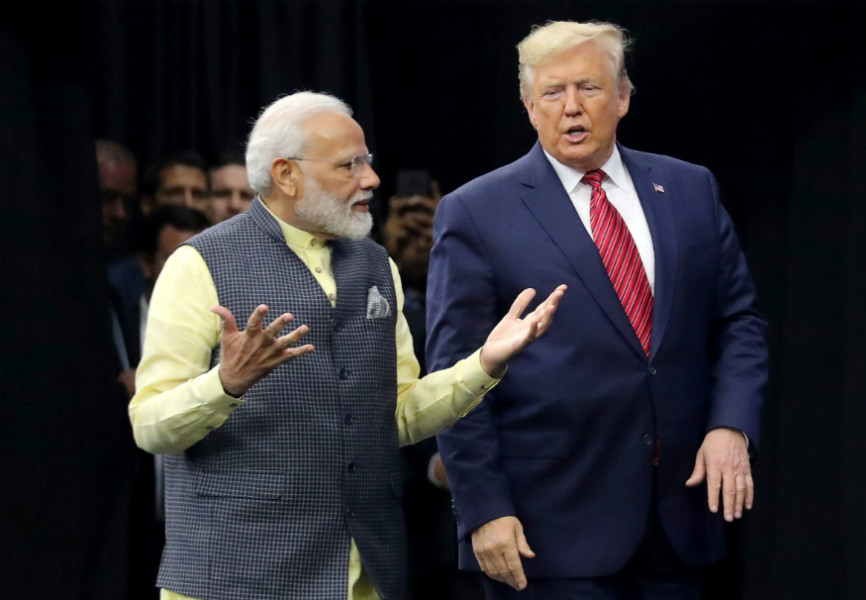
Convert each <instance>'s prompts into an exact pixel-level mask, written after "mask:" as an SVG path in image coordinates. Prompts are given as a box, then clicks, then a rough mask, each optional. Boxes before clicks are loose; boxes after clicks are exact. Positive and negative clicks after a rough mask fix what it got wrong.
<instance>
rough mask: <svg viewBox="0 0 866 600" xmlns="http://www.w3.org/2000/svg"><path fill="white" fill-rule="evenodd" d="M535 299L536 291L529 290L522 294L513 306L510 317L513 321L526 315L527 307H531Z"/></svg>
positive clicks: (509, 312)
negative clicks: (530, 304)
mask: <svg viewBox="0 0 866 600" xmlns="http://www.w3.org/2000/svg"><path fill="white" fill-rule="evenodd" d="M533 298H535V290H534V289H532V288H527V289H525V290H523V291H522V292H520V293H519V294H518V295H517V298H515V299H514V302H513V303H512V304H511V309H510V310H509V311H508V316H509V317H511V318H512V319H519V318H520V315H522V314H523V313H524V311H525V310H526V307H527V306H529V303H530V302H532V299H533Z"/></svg>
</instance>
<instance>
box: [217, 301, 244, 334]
mask: <svg viewBox="0 0 866 600" xmlns="http://www.w3.org/2000/svg"><path fill="white" fill-rule="evenodd" d="M210 310H211V312H212V313H214V314H216V315H217V316H218V317H219V318H220V319H222V329H223V333H234V332H236V331H237V330H238V324H237V323H236V322H235V317H234V315H233V314H232V311H230V310H229V309H227V308H226V307H224V306H212V307H211V309H210Z"/></svg>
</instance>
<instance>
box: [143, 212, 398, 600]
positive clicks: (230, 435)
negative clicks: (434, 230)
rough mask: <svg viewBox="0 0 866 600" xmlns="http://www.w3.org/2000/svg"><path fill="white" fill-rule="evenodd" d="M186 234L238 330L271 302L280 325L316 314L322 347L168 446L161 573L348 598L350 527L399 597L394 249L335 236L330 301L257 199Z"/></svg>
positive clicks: (201, 593)
mask: <svg viewBox="0 0 866 600" xmlns="http://www.w3.org/2000/svg"><path fill="white" fill-rule="evenodd" d="M189 244H190V245H191V246H193V247H194V248H195V249H196V250H198V251H199V253H200V254H201V255H202V256H203V257H204V260H205V262H206V263H207V266H208V268H209V269H210V272H211V275H212V276H213V279H214V283H215V285H216V289H217V293H218V295H219V301H220V304H221V305H222V306H225V307H226V308H228V309H229V310H231V312H232V314H233V315H234V316H235V319H236V320H237V322H238V326H239V327H240V328H243V327H245V324H246V321H247V319H248V318H249V316H250V314H251V313H252V311H253V309H254V308H255V307H256V306H258V305H259V304H267V305H268V307H269V311H268V315H267V318H266V320H265V324H266V325H267V323H270V322H271V321H272V320H273V319H274V318H276V317H277V316H279V315H281V314H283V313H285V312H290V313H292V314H293V315H294V317H295V319H294V321H293V322H292V323H290V324H289V326H288V327H287V328H286V330H285V331H286V332H288V331H290V330H291V328H294V327H297V326H299V325H301V324H307V325H309V326H310V333H308V334H307V335H306V336H305V338H304V340H303V341H304V343H312V344H313V345H314V346H315V348H316V350H315V351H314V352H312V353H310V354H307V355H306V356H303V357H301V358H298V359H296V360H293V361H290V362H289V363H286V364H283V365H281V366H280V367H278V368H277V369H276V370H274V371H273V372H272V373H271V374H270V375H268V376H267V377H265V378H264V379H262V380H261V381H260V382H258V383H257V384H256V385H254V386H253V387H252V388H251V389H250V390H249V391H248V392H247V393H246V395H245V399H246V402H245V404H244V405H243V406H241V407H240V408H238V409H237V410H235V412H233V413H232V415H231V416H230V417H229V418H228V420H227V421H226V422H225V423H224V424H223V425H222V426H221V427H219V428H217V429H216V430H214V431H213V432H211V433H210V434H209V435H208V436H207V437H206V438H205V439H203V440H202V441H200V442H199V443H197V444H196V445H195V446H193V447H192V448H190V449H189V450H187V451H186V452H185V453H184V454H183V455H180V456H171V457H167V460H166V547H165V551H164V553H163V559H162V566H161V568H160V574H159V579H158V585H159V586H160V587H164V588H166V589H169V590H174V591H177V592H180V593H182V594H185V595H188V596H192V597H194V598H200V599H207V600H277V599H281V600H282V599H285V598H292V599H294V598H297V599H305V600H306V599H321V600H345V598H346V594H347V588H346V586H347V582H348V556H349V540H350V538H354V539H355V542H356V544H357V545H358V549H359V550H360V553H361V558H362V560H363V563H364V567H365V568H366V570H367V572H368V573H369V574H370V576H371V577H372V579H373V582H374V583H375V585H376V587H377V589H378V590H379V593H380V594H381V595H382V596H383V598H387V599H388V600H391V599H404V598H405V597H406V596H405V593H406V592H405V577H406V573H405V568H404V560H405V539H404V532H403V516H402V512H401V509H400V500H399V495H400V485H401V484H400V475H399V466H400V465H399V455H398V451H397V449H398V435H397V426H396V422H395V419H394V410H395V405H396V390H397V376H396V350H395V340H394V331H395V324H396V309H397V302H396V297H395V295H394V281H393V277H392V275H391V271H390V268H389V264H388V260H387V255H386V254H385V251H384V250H383V249H382V248H381V247H380V246H378V245H376V244H375V243H374V242H372V241H370V240H361V241H349V240H339V241H337V242H334V245H333V251H332V266H333V270H334V276H335V278H336V282H337V290H338V298H337V305H336V308H333V307H332V306H331V303H330V302H329V300H328V298H327V297H326V296H325V293H324V292H323V291H322V288H321V287H320V286H319V284H318V282H317V281H316V280H315V278H314V277H313V276H312V274H311V273H310V271H309V269H308V268H307V267H306V265H304V263H303V262H302V261H301V260H300V259H299V258H298V257H297V256H296V255H295V254H294V253H293V252H292V251H291V250H290V249H289V248H288V246H286V242H285V239H284V237H283V234H282V231H281V230H280V228H279V225H278V224H277V223H276V221H275V220H274V219H273V217H271V216H270V215H269V214H268V212H267V211H266V210H265V208H264V207H263V206H262V205H261V204H260V202H259V201H258V200H256V201H255V202H253V204H252V206H251V207H250V210H249V211H247V212H246V213H244V214H241V215H238V216H237V217H234V218H232V219H230V220H229V221H226V222H224V223H222V224H220V225H217V226H215V227H213V228H211V229H209V230H207V231H205V232H204V233H202V234H200V235H198V236H196V237H195V238H193V239H191V240H190V241H189ZM374 288H375V291H372V290H373V289H374ZM383 299H384V301H383ZM385 303H387V304H385ZM218 353H219V348H216V349H214V353H213V359H212V364H216V363H217V362H218V360H219V357H218Z"/></svg>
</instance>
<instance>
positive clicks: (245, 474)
mask: <svg viewBox="0 0 866 600" xmlns="http://www.w3.org/2000/svg"><path fill="white" fill-rule="evenodd" d="M285 485H286V476H285V474H284V473H280V472H277V471H220V472H208V471H199V472H198V473H197V474H196V477H195V493H196V495H197V496H212V497H217V498H248V499H251V500H279V499H280V498H282V497H283V493H284V490H285Z"/></svg>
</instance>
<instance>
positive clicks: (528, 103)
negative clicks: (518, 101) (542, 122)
mask: <svg viewBox="0 0 866 600" xmlns="http://www.w3.org/2000/svg"><path fill="white" fill-rule="evenodd" d="M523 106H524V107H525V108H526V114H528V115H529V122H530V123H532V126H533V127H535V128H536V129H538V123H536V121H535V102H533V101H532V99H530V98H527V97H525V96H524V98H523Z"/></svg>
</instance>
